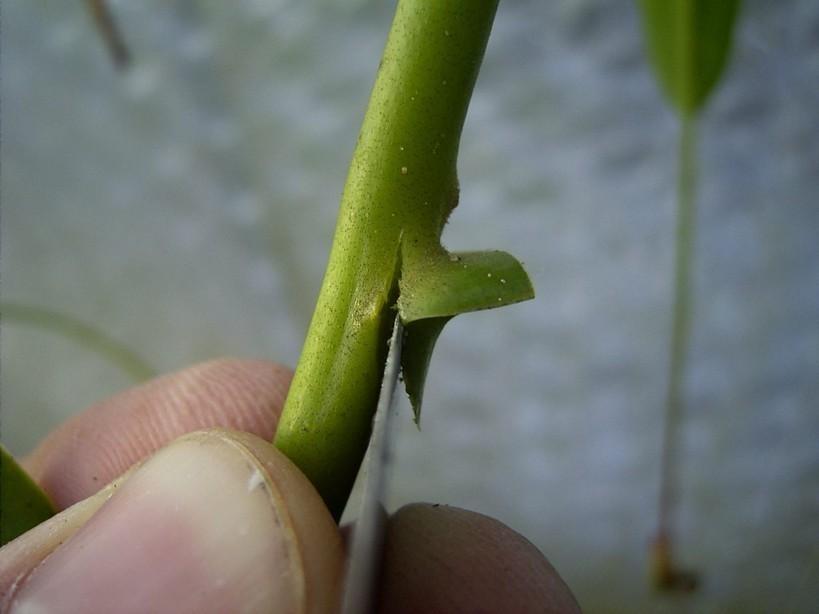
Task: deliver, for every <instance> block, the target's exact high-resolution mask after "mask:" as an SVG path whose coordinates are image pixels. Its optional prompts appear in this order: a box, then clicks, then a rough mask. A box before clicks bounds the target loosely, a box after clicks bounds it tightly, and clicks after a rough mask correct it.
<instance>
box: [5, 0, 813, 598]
mask: <svg viewBox="0 0 819 614" xmlns="http://www.w3.org/2000/svg"><path fill="white" fill-rule="evenodd" d="M393 6H394V5H393V3H381V2H376V1H375V0H358V1H355V2H353V1H346V2H345V1H343V0H302V1H300V2H297V1H295V0H244V1H239V0H237V1H236V2H220V1H217V0H174V1H173V2H164V1H160V0H141V1H139V2H125V1H124V0H121V1H118V2H113V3H112V7H113V9H114V11H115V14H116V15H117V17H118V19H119V22H120V24H121V26H122V29H123V33H124V35H125V38H126V40H127V41H128V43H129V45H130V47H131V50H132V52H133V54H134V58H135V62H134V64H133V66H132V67H131V69H130V70H129V71H128V72H126V73H124V74H117V73H116V71H115V70H114V69H113V68H112V66H111V63H110V61H109V58H108V57H107V55H106V53H105V50H104V48H103V45H102V42H101V40H100V39H99V37H98V36H97V34H96V33H95V31H94V30H93V28H92V24H91V20H90V18H89V17H88V15H87V14H86V13H85V12H84V11H83V5H82V3H80V2H58V3H53V2H50V3H44V2H27V1H25V0H6V1H5V2H4V3H3V18H2V19H3V24H2V56H1V57H2V184H1V189H2V226H1V227H0V232H1V233H2V234H1V235H0V239H1V240H2V242H1V246H2V251H1V252H0V265H1V266H2V268H1V269H0V274H1V276H2V300H4V301H14V302H21V303H28V304H31V305H36V306H40V307H48V308H50V309H53V310H56V311H59V312H61V313H63V314H66V315H70V316H73V317H77V318H80V319H82V320H85V321H88V322H89V323H93V324H94V325H95V326H97V327H98V328H99V329H101V330H103V331H105V332H106V333H108V334H109V335H111V336H112V337H115V338H116V339H119V340H121V341H123V342H124V343H126V344H127V345H128V346H129V347H131V348H132V349H133V350H135V351H136V352H138V353H139V354H141V355H142V356H144V357H145V358H146V359H147V360H148V361H149V362H150V363H151V365H152V366H153V367H155V368H156V369H157V370H160V371H167V370H173V369H177V368H181V367H183V366H185V365H188V364H190V363H193V362H196V361H200V360H205V359H208V358H213V357H217V356H222V355H237V356H256V357H266V358H272V359H276V360H279V361H282V362H286V363H289V364H291V365H292V364H295V362H296V360H297V358H298V354H299V350H300V347H301V343H302V340H303V336H304V332H305V328H306V326H307V323H308V319H309V317H310V313H311V311H312V305H313V302H314V300H315V296H316V293H317V291H318V287H319V283H320V281H321V276H322V274H323V270H324V265H325V261H326V258H327V254H328V250H329V247H330V240H331V234H332V231H333V227H334V224H335V215H336V209H337V203H338V200H339V196H340V193H341V189H342V185H343V182H344V178H345V175H346V169H347V163H348V161H349V158H350V155H351V153H352V149H353V146H354V143H355V139H356V135H357V131H358V127H359V124H360V121H361V119H362V117H363V113H364V109H365V106H366V102H367V99H368V96H369V89H370V86H371V85H372V81H373V78H374V75H375V71H376V67H377V65H378V61H379V58H380V53H381V50H382V47H383V44H384V40H385V37H386V33H387V30H388V28H389V24H390V20H391V17H392V12H393ZM818 110H819V4H817V3H815V2H814V1H813V0H787V1H786V0H783V1H780V2H765V1H764V0H755V1H751V2H746V3H745V6H744V10H743V13H742V15H741V17H740V22H739V26H738V29H737V33H736V39H735V46H734V53H733V57H732V61H731V65H730V67H729V69H728V71H727V73H726V77H725V80H724V82H723V84H722V86H721V87H720V88H719V89H718V91H717V92H716V94H715V95H714V96H713V98H712V100H711V103H710V105H709V106H708V108H707V110H706V112H705V114H704V116H703V118H702V122H701V130H700V132H701V142H700V160H701V174H700V178H701V189H700V198H699V216H698V221H697V232H698V237H697V248H696V261H695V265H694V271H695V272H694V277H695V289H696V316H695V323H694V329H693V339H692V351H691V363H690V365H691V368H690V370H689V373H688V377H687V378H686V385H685V391H686V398H687V409H686V414H685V417H684V425H683V429H682V432H681V433H680V437H681V442H682V443H681V449H682V455H683V456H682V461H681V463H682V465H681V470H682V477H681V493H680V507H679V510H678V511H679V514H678V516H677V519H678V538H679V539H678V549H679V555H680V559H681V562H682V563H684V564H686V565H689V566H692V567H695V568H696V569H698V570H699V571H700V572H701V573H702V574H703V584H702V586H701V588H700V589H699V590H698V591H697V592H695V593H693V594H692V595H689V596H684V597H675V598H668V597H658V596H656V595H655V594H654V593H653V592H652V591H651V589H650V588H649V586H648V583H647V580H646V548H647V543H648V539H649V537H650V535H651V533H652V531H653V529H654V525H655V515H656V512H655V501H656V498H657V488H658V483H657V482H658V461H659V455H660V428H661V424H662V422H661V421H662V414H663V411H662V410H663V407H662V405H663V396H664V386H665V376H666V362H667V339H668V334H667V331H668V327H669V316H670V306H671V298H672V293H671V290H672V287H671V284H672V278H671V270H672V250H673V239H672V236H673V229H674V185H675V156H676V121H675V118H674V116H673V114H672V113H671V112H670V111H669V110H668V109H667V107H666V106H665V104H664V101H663V100H662V99H661V97H660V95H659V93H658V91H657V89H656V87H655V84H654V81H653V78H652V74H651V73H650V71H649V68H648V66H647V63H646V60H645V57H644V54H643V47H642V40H641V35H640V30H639V21H638V16H637V14H636V11H635V7H634V5H633V3H631V2H626V1H620V2H612V1H608V2H606V1H604V0H573V1H571V0H560V1H555V2H542V1H540V0H528V1H523V0H506V1H505V2H502V3H501V7H500V9H499V11H498V16H497V20H496V26H495V30H494V32H493V34H492V38H491V40H490V44H489V48H488V50H487V55H486V59H485V63H484V67H483V70H482V73H481V77H480V79H479V81H478V85H477V88H476V92H475V97H474V100H473V103H472V106H471V109H470V113H469V117H468V119H467V125H466V128H465V133H464V137H463V142H462V153H461V157H460V175H461V187H462V194H461V205H460V207H459V208H458V209H457V210H456V212H455V213H454V214H453V216H452V218H451V219H450V224H449V226H448V227H447V229H446V232H445V237H444V240H445V243H446V245H447V246H448V247H450V248H453V249H483V248H497V249H506V250H508V251H510V252H512V253H514V254H515V255H517V256H518V257H520V258H521V259H522V260H523V261H524V262H526V264H527V268H528V270H529V271H530V273H531V275H532V278H533V281H534V284H535V287H536V290H537V293H538V297H537V299H536V300H535V301H533V302H529V303H526V304H523V305H519V306H515V307H511V308H506V309H502V310H498V311H492V312H487V313H480V314H473V315H468V316H461V317H460V318H457V319H456V320H455V321H453V322H452V323H451V324H450V325H449V326H448V327H447V329H446V330H445V332H444V334H443V335H442V338H441V341H440V343H439V347H438V350H437V352H436V354H435V356H434V358H433V365H432V370H431V376H430V378H429V383H428V389H427V393H426V396H425V413H424V416H423V420H422V426H423V429H422V430H421V431H420V432H417V431H416V429H415V427H414V426H413V424H412V422H411V420H410V412H409V408H408V407H405V408H404V409H405V411H404V412H402V413H403V417H402V419H401V420H400V428H401V432H400V439H399V442H398V459H397V463H396V469H395V475H394V478H395V479H394V486H393V493H392V498H391V504H392V507H398V506H399V505H401V504H403V503H405V502H408V501H413V500H428V501H435V502H441V503H449V504H454V505H460V506H464V507H469V508H472V509H476V510H478V511H481V512H484V513H487V514H490V515H493V516H497V517H498V518H500V519H502V520H503V521H505V522H506V523H508V524H510V525H511V526H512V527H513V528H515V529H517V530H518V531H520V532H522V533H523V534H525V535H526V536H527V537H529V538H530V539H531V540H532V541H533V542H534V543H535V544H536V545H537V546H538V547H539V548H540V549H541V550H543V551H544V552H545V553H546V554H547V555H548V556H549V558H550V559H551V560H552V562H553V563H554V564H555V565H556V567H557V568H558V569H559V570H561V572H562V574H563V576H564V577H565V578H566V580H567V581H568V582H569V584H570V586H571V587H572V588H573V589H574V590H575V592H576V594H577V595H578V597H579V600H580V602H581V604H582V605H583V606H584V608H585V609H586V610H587V611H588V612H666V611H667V612H697V613H700V612H814V611H816V610H815V608H816V607H817V605H816V604H817V603H819V580H817V578H819V400H818V399H819V111H818ZM1 349H2V372H0V384H1V386H2V388H1V389H0V391H1V392H2V433H1V435H2V441H3V443H5V444H6V445H8V446H9V447H10V448H11V449H12V450H13V451H14V452H15V453H20V454H21V453H25V452H26V451H28V450H30V449H31V448H32V447H33V446H34V445H35V443H36V442H37V441H38V439H39V438H41V437H42V436H43V435H44V434H45V433H46V432H48V431H49V430H50V429H51V428H53V427H54V426H55V425H56V424H58V423H59V422H61V421H62V420H64V419H65V418H66V417H67V416H69V415H71V414H73V413H74V412H77V411H79V410H81V409H82V408H84V407H85V406H87V405H89V404H91V403H93V402H94V401H96V400H98V399H100V398H102V397H105V396H107V395H110V394H113V393H115V392H117V391H119V390H121V389H123V388H125V387H128V386H129V385H131V383H132V382H131V380H130V379H129V378H128V377H127V376H126V375H124V374H123V373H122V372H121V371H119V370H118V369H117V368H116V367H115V366H114V365H113V364H111V363H108V362H106V361H104V360H102V359H101V358H100V357H99V356H98V355H96V354H94V353H92V352H89V351H88V350H87V349H85V348H83V347H82V346H80V345H77V344H76V343H74V342H72V341H70V340H66V339H63V338H61V337H60V336H57V335H55V334H53V333H50V332H46V331H42V330H37V329H35V328H31V327H24V326H20V325H17V324H15V323H14V322H8V321H7V322H4V324H3V327H2V346H1Z"/></svg>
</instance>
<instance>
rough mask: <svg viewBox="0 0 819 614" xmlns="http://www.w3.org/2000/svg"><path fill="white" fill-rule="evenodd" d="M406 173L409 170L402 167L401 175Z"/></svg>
mask: <svg viewBox="0 0 819 614" xmlns="http://www.w3.org/2000/svg"><path fill="white" fill-rule="evenodd" d="M408 172H409V169H407V167H406V166H402V167H401V174H402V175H406V174H407V173H408Z"/></svg>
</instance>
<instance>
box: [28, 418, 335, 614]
mask: <svg viewBox="0 0 819 614" xmlns="http://www.w3.org/2000/svg"><path fill="white" fill-rule="evenodd" d="M129 476H130V477H128V478H127V479H126V480H124V481H123V483H122V485H121V487H120V488H118V489H117V490H116V492H115V493H114V494H113V496H112V497H111V498H110V501H108V502H107V503H106V504H105V505H104V506H103V507H102V508H101V509H100V510H99V511H98V512H97V513H96V514H95V515H94V516H93V517H91V518H90V520H88V522H87V523H86V524H85V525H84V526H83V527H82V528H80V529H79V531H78V532H77V533H76V535H73V536H71V537H70V539H68V541H66V543H65V544H64V545H62V546H59V547H58V548H57V549H56V550H55V551H54V552H53V553H52V554H51V555H50V556H48V558H46V559H45V561H44V562H43V563H42V564H41V565H40V566H39V567H37V568H36V569H35V570H34V571H33V572H32V573H31V574H30V575H28V577H27V579H26V580H25V581H24V583H23V584H22V586H21V587H19V590H16V591H15V594H14V595H13V597H12V608H14V607H19V608H20V609H21V611H38V612H40V611H48V612H89V613H91V612H112V611H122V612H126V611H127V612H132V611H133V612H137V611H163V612H165V611H167V612H191V613H193V612H196V613H203V614H204V613H210V612H214V613H215V612H239V611H242V612H244V611H252V612H257V611H259V612H261V611H265V612H267V611H274V610H275V611H283V612H284V611H286V612H302V613H304V614H321V613H324V612H330V611H334V610H335V607H336V605H337V603H338V592H339V588H340V575H341V570H342V559H343V550H342V545H341V536H340V534H339V531H338V528H337V527H336V525H335V522H334V521H333V519H332V517H331V516H330V513H329V511H328V510H327V509H326V507H325V506H324V504H323V503H322V501H321V498H320V497H319V495H318V493H316V492H315V490H314V489H313V487H312V486H311V485H310V483H309V481H308V480H307V478H306V477H304V475H303V474H301V472H299V470H298V469H297V468H296V467H295V466H294V465H293V464H292V463H291V462H290V461H289V460H288V459H287V458H285V457H284V455H282V454H281V453H280V452H279V451H278V450H276V449H275V448H273V446H272V445H271V444H269V443H268V442H266V441H264V440H262V439H260V438H258V437H256V436H254V435H250V434H247V433H238V432H233V431H226V430H222V429H211V430H207V431H199V432H195V433H191V434H188V435H186V436H184V437H182V438H180V439H178V440H176V441H175V442H173V443H172V444H171V445H169V446H167V447H165V448H163V449H162V450H160V451H159V452H158V453H157V454H155V455H154V456H152V457H151V458H150V459H149V460H147V461H146V462H145V463H144V464H143V465H141V466H140V467H139V468H137V469H135V470H134V471H133V472H132V473H131V474H129Z"/></svg>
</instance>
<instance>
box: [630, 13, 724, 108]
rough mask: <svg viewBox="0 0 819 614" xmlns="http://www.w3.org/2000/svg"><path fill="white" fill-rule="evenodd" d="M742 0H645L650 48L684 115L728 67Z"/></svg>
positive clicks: (666, 90)
mask: <svg viewBox="0 0 819 614" xmlns="http://www.w3.org/2000/svg"><path fill="white" fill-rule="evenodd" d="M739 5H740V2H739V0H640V8H641V9H642V15H643V26H644V28H645V31H646V39H647V42H648V52H649V55H650V57H651V61H652V63H653V65H654V69H655V70H656V72H657V77H658V79H659V81H660V84H661V85H662V89H663V92H664V93H665V95H666V96H667V97H668V99H669V100H670V101H671V103H672V104H673V105H674V106H675V107H676V108H677V110H678V111H680V113H682V114H683V115H691V114H693V113H695V112H696V111H697V110H699V108H700V107H701V106H702V105H703V103H704V102H705V100H706V99H707V98H708V95H709V94H710V93H711V90H712V89H713V87H714V85H716V83H717V81H718V80H719V78H720V76H721V75H722V72H723V70H724V69H725V65H726V61H727V59H728V53H729V51H730V49H731V38H732V36H733V30H734V23H735V21H736V17H737V13H738V12H739Z"/></svg>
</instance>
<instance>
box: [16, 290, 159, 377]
mask: <svg viewBox="0 0 819 614" xmlns="http://www.w3.org/2000/svg"><path fill="white" fill-rule="evenodd" d="M0 317H2V319H3V320H6V321H11V322H16V323H18V324H24V325H27V326H33V327H36V328H41V329H44V330H50V331H52V332H55V333H57V334H59V335H62V336H63V337H66V338H68V339H71V340H73V341H75V342H77V343H79V344H80V345H82V346H83V347H86V348H88V349H89V350H92V351H94V352H96V353H97V354H100V355H101V356H102V357H104V358H106V359H107V360H109V361H110V362H111V363H112V364H115V365H116V366H118V367H119V368H120V369H122V371H124V372H125V373H127V374H128V375H130V376H131V377H132V378H134V379H135V380H137V381H143V380H147V379H151V378H152V377H155V376H156V372H155V371H154V370H153V369H152V368H151V366H150V365H149V364H148V363H147V362H145V360H143V359H142V358H141V357H140V356H138V355H137V354H136V353H134V352H133V351H131V350H130V349H129V348H128V347H127V346H126V345H124V344H122V343H120V342H119V341H117V340H115V339H112V338H111V337H109V336H108V335H106V334H105V333H103V332H101V331H99V330H97V329H96V328H94V327H93V326H91V325H89V324H86V323H85V322H82V321H80V320H77V319H76V318H73V317H71V316H67V315H64V314H62V313H58V312H56V311H51V310H49V309H42V308H40V307H34V306H32V305H23V304H19V303H0Z"/></svg>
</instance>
